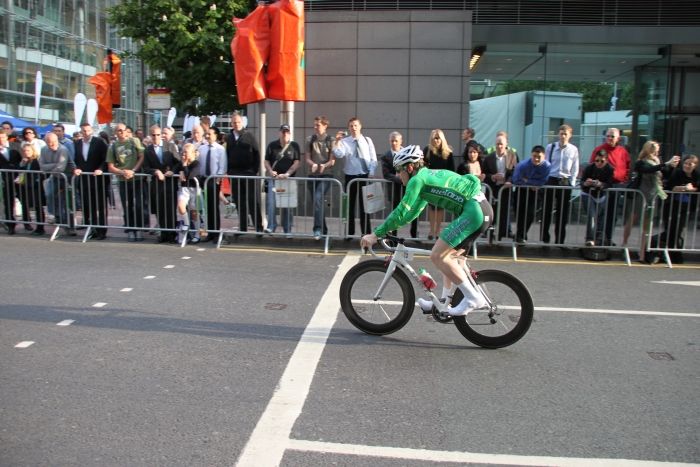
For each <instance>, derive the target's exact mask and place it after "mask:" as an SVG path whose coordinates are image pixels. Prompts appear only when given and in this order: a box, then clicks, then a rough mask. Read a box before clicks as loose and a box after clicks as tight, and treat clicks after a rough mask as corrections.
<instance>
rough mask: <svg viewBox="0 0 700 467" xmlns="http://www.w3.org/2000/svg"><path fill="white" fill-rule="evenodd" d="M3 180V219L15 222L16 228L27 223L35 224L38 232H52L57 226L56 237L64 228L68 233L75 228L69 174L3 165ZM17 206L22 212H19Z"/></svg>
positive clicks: (28, 225)
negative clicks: (8, 167)
mask: <svg viewBox="0 0 700 467" xmlns="http://www.w3.org/2000/svg"><path fill="white" fill-rule="evenodd" d="M0 184H1V185H2V188H1V189H0V197H1V198H2V202H0V204H2V206H3V210H2V212H3V217H1V218H0V222H2V223H7V224H11V223H14V225H15V228H16V226H17V225H24V227H25V228H26V229H32V227H31V225H32V224H34V225H35V227H34V228H33V230H34V232H35V233H37V234H38V233H39V232H42V231H44V232H46V233H48V232H47V231H48V230H50V229H51V228H53V229H54V230H53V232H51V235H50V239H51V240H52V241H53V240H54V239H55V238H56V237H57V236H58V233H59V231H60V229H61V228H64V229H65V230H66V232H67V233H72V232H73V230H72V227H73V219H72V212H73V208H72V206H73V204H72V194H71V190H70V184H69V183H68V179H67V177H66V175H65V174H62V173H47V172H40V171H36V170H9V169H0ZM16 208H17V209H16ZM44 208H46V210H45V209H44ZM16 210H19V211H21V213H20V212H17V213H15V211H16ZM47 211H48V214H47ZM15 214H18V215H15ZM8 228H9V227H8Z"/></svg>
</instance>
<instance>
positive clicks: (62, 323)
mask: <svg viewBox="0 0 700 467" xmlns="http://www.w3.org/2000/svg"><path fill="white" fill-rule="evenodd" d="M73 323H75V320H74V319H64V320H63V321H61V322H59V323H56V326H70V325H71V324H73Z"/></svg>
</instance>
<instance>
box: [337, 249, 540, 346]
mask: <svg viewBox="0 0 700 467" xmlns="http://www.w3.org/2000/svg"><path fill="white" fill-rule="evenodd" d="M404 240H405V239H403V238H399V237H394V236H387V237H386V238H384V239H381V240H380V241H381V244H382V246H383V247H384V249H385V250H387V251H388V252H390V253H391V254H390V255H389V256H387V257H386V258H384V259H381V258H379V257H378V255H377V254H375V252H374V251H373V250H372V249H369V252H370V253H371V254H372V256H373V258H372V259H369V260H366V261H361V262H359V263H357V264H356V265H355V266H353V267H352V268H351V269H350V270H349V271H348V272H347V274H346V275H345V277H344V278H343V281H342V282H341V285H340V304H341V307H342V309H343V313H344V314H345V316H346V317H347V318H348V320H349V321H350V322H351V323H352V324H353V325H354V326H355V327H356V328H358V329H359V330H361V331H363V332H365V333H367V334H372V335H385V334H390V333H393V332H396V331H398V330H399V329H401V328H402V327H404V326H405V325H406V323H408V321H409V320H410V319H411V315H412V314H413V310H414V307H415V306H416V305H415V290H414V287H413V284H411V280H410V279H413V280H414V281H415V282H416V284H417V285H418V288H419V290H422V291H424V293H425V295H426V296H427V297H428V298H429V299H430V300H431V301H432V302H433V308H432V310H431V312H430V313H431V314H432V316H433V318H434V319H435V321H437V322H440V323H449V322H454V324H455V326H457V329H458V330H459V332H460V333H461V334H462V336H464V337H465V338H466V339H467V340H469V341H470V342H472V343H473V344H476V345H478V346H480V347H484V348H489V349H497V348H501V347H506V346H509V345H512V344H514V343H515V342H517V341H518V340H520V338H521V337H523V336H524V335H525V333H527V331H528V329H529V328H530V324H531V323H532V319H533V311H534V305H533V302H532V296H531V295H530V292H529V291H528V289H527V287H526V286H525V284H523V283H522V282H521V281H520V280H519V279H518V278H517V277H515V276H513V275H512V274H509V273H507V272H505V271H498V270H494V269H486V270H482V271H477V270H474V269H472V268H471V266H470V265H469V263H468V262H467V261H466V256H464V255H462V256H460V258H459V262H460V264H461V265H462V267H464V269H465V271H466V272H467V277H469V280H470V281H471V282H472V285H473V286H475V287H476V289H477V290H479V291H480V292H481V293H482V294H483V295H484V298H485V299H486V302H487V305H486V306H485V307H483V308H480V309H476V310H474V311H471V312H469V313H468V314H467V315H465V316H450V315H448V314H447V312H446V309H447V305H448V304H447V303H443V302H441V301H440V299H439V298H438V297H437V296H436V295H435V294H434V293H433V292H432V291H431V290H429V289H428V288H427V287H426V286H425V285H424V283H423V282H422V281H421V280H420V278H419V276H418V273H417V272H416V271H415V270H414V269H413V267H411V261H412V260H413V259H414V257H415V255H419V256H428V255H430V250H424V249H420V248H410V247H407V246H406V245H405V244H404ZM394 245H395V246H394ZM461 300H462V292H461V290H459V289H456V290H455V294H454V296H453V297H452V304H453V305H456V304H457V303H459V302H460V301H461Z"/></svg>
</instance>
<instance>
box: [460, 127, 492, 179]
mask: <svg viewBox="0 0 700 467" xmlns="http://www.w3.org/2000/svg"><path fill="white" fill-rule="evenodd" d="M474 138H476V132H475V131H474V128H465V129H464V131H462V141H464V151H463V152H462V163H461V164H460V165H462V164H466V163H467V161H468V160H469V146H476V147H477V148H478V154H479V158H480V159H479V162H481V161H482V159H483V158H484V156H485V155H486V148H484V147H483V146H482V145H481V144H479V143H478V142H477V141H476V140H475V139H474ZM457 173H459V172H457Z"/></svg>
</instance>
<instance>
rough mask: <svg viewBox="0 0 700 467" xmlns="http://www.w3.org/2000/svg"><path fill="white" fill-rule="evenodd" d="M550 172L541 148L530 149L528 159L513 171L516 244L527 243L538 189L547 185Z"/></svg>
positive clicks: (533, 217) (536, 202)
mask: <svg viewBox="0 0 700 467" xmlns="http://www.w3.org/2000/svg"><path fill="white" fill-rule="evenodd" d="M550 172H551V166H550V163H549V161H546V160H545V150H544V148H543V147H542V146H535V147H533V148H532V152H531V154H530V159H528V160H525V161H522V162H520V163H518V165H516V166H515V170H514V171H513V185H515V186H516V188H515V193H516V197H517V198H516V207H515V212H516V223H517V231H516V234H515V242H516V243H525V241H527V232H528V230H530V226H531V225H532V221H533V220H534V219H535V207H536V206H537V204H538V198H539V197H538V196H537V194H538V192H539V189H540V187H542V186H544V185H545V184H546V183H547V178H548V176H549V174H550Z"/></svg>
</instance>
